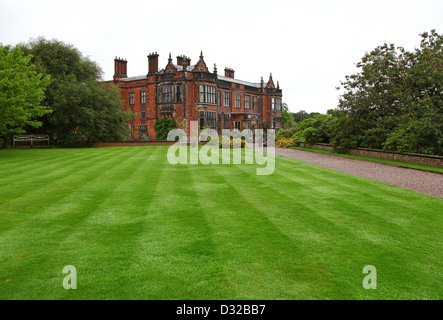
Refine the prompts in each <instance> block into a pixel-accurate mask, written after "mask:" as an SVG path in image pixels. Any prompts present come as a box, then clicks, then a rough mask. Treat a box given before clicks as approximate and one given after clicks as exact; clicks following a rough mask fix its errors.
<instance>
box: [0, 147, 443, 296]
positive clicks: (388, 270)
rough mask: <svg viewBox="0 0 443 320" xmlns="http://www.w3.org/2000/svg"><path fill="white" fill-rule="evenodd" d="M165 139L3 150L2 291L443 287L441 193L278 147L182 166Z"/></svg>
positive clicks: (298, 292) (421, 292) (343, 292)
mask: <svg viewBox="0 0 443 320" xmlns="http://www.w3.org/2000/svg"><path fill="white" fill-rule="evenodd" d="M167 150H168V147H118V148H86V149H45V150H0V299H442V298H443V276H442V274H443V243H442V242H443V241H442V234H443V219H442V214H443V200H440V199H437V198H433V197H430V196H426V195H423V194H420V193H416V192H413V191H409V190H404V189H401V188H397V187H394V186H391V185H387V184H383V183H379V182H375V181H370V180H366V179H362V178H358V177H354V176H350V175H347V174H344V173H340V172H335V171H331V170H328V169H324V168H320V167H315V166H312V165H309V164H306V163H301V162H297V161H294V160H289V159H285V158H280V157H277V159H276V169H275V172H274V174H273V175H270V176H257V175H256V165H208V166H205V165H177V166H172V165H170V164H168V162H167V160H166V152H167ZM66 265H74V266H75V267H76V268H77V277H78V286H77V290H65V289H64V288H63V286H62V282H63V278H64V277H65V276H66V275H65V274H63V273H62V270H63V267H64V266H66ZM366 265H373V266H375V267H376V268H377V289H376V290H365V289H364V288H363V286H362V281H363V278H364V277H365V276H366V274H363V273H362V270H363V267H364V266H366Z"/></svg>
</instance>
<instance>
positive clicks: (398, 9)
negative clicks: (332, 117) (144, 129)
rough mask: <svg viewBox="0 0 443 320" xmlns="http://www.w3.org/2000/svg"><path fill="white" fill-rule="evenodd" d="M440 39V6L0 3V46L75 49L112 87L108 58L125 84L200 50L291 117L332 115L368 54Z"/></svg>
mask: <svg viewBox="0 0 443 320" xmlns="http://www.w3.org/2000/svg"><path fill="white" fill-rule="evenodd" d="M431 29H437V32H439V33H442V32H443V1H442V0H435V1H434V0H421V1H417V0H415V1H409V0H400V1H396V0H395V1H393V0H383V1H378V0H371V1H359V0H353V1H347V0H340V1H338V0H337V1H332V0H331V1H327V0H323V1H320V0H318V1H315V0H312V1H306V0H304V1H294V0H290V1H284V0H281V1H280V0H272V1H268V0H266V1H259V0H253V1H243V0H236V1H231V0H220V1H216V0H214V1H211V0H202V1H201V0H185V1H178V0H168V1H159V0H157V1H146V0H145V1H136V0H124V1H123V0H120V1H114V0H106V1H102V0H88V1H85V0H76V1H62V0H41V1H40V0H33V1H26V0H0V43H2V44H3V45H6V44H11V45H15V44H17V43H20V42H27V41H29V40H30V39H31V38H37V37H39V36H43V37H45V38H46V39H58V40H62V41H64V42H66V43H69V44H73V45H74V46H75V47H77V48H78V49H79V50H80V51H81V52H82V53H83V55H85V56H89V58H90V59H92V60H94V61H96V62H97V63H98V64H99V65H100V66H101V68H102V69H103V71H104V78H105V80H109V79H112V76H113V74H114V58H115V56H119V57H122V58H125V59H127V60H128V75H129V76H136V75H143V74H146V73H147V71H148V59H147V57H146V56H147V55H148V54H149V53H150V52H154V51H157V52H158V54H159V55H160V57H159V65H160V68H163V67H164V66H166V64H167V59H168V56H169V53H170V52H171V54H172V57H173V58H174V62H175V61H176V56H177V55H183V54H184V55H187V56H189V57H190V58H191V59H192V61H191V62H192V63H196V62H197V61H198V57H199V55H200V51H201V50H203V54H204V58H205V62H206V64H207V66H208V67H209V69H210V70H211V71H212V70H213V65H214V63H216V64H217V68H218V73H219V74H223V73H224V71H223V70H224V68H225V67H230V68H233V69H234V70H235V77H236V78H237V79H241V80H246V81H250V82H259V81H260V77H262V76H263V78H264V80H265V81H267V80H268V78H269V74H270V73H271V72H272V75H273V79H274V82H276V81H279V82H280V88H281V89H282V90H283V101H284V102H286V103H287V104H288V105H289V108H290V110H291V111H294V112H296V111H299V110H305V111H307V112H313V111H316V112H322V113H324V112H326V110H328V109H331V108H335V107H336V106H337V102H338V96H339V91H337V90H336V89H335V88H336V87H337V86H339V84H340V81H341V80H344V78H345V76H346V75H350V74H353V73H355V72H356V67H355V64H356V63H357V62H358V61H359V60H360V59H361V57H362V56H363V55H364V54H365V52H367V51H371V50H372V49H373V48H375V47H376V46H378V45H382V44H383V43H384V42H390V43H394V44H395V45H397V46H403V47H405V48H406V49H408V50H413V49H414V48H415V47H417V46H418V45H419V43H420V37H419V34H420V33H423V32H424V31H430V30H431Z"/></svg>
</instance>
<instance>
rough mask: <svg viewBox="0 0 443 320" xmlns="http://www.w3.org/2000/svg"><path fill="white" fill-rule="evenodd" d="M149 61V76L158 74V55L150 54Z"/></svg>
mask: <svg viewBox="0 0 443 320" xmlns="http://www.w3.org/2000/svg"><path fill="white" fill-rule="evenodd" d="M148 59H149V74H152V73H157V72H158V54H157V52H156V53H150V54H149V55H148Z"/></svg>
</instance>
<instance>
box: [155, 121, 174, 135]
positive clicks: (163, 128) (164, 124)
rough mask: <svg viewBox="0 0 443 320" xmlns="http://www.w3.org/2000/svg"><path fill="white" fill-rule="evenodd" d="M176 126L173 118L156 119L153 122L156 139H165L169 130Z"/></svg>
mask: <svg viewBox="0 0 443 320" xmlns="http://www.w3.org/2000/svg"><path fill="white" fill-rule="evenodd" d="M176 128H177V125H176V123H175V121H174V120H173V119H168V118H162V119H157V120H156V121H155V124H154V129H155V135H156V138H157V140H167V139H168V133H169V131H171V130H172V129H176Z"/></svg>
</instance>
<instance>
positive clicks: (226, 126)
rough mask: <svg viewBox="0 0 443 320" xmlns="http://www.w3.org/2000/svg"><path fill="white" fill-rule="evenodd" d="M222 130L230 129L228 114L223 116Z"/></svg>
mask: <svg viewBox="0 0 443 320" xmlns="http://www.w3.org/2000/svg"><path fill="white" fill-rule="evenodd" d="M223 129H231V115H230V114H229V113H225V114H223Z"/></svg>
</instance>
